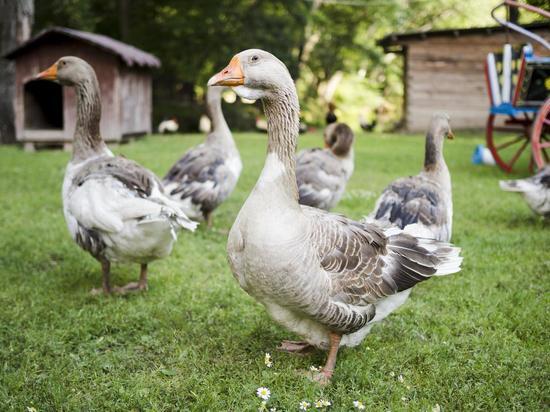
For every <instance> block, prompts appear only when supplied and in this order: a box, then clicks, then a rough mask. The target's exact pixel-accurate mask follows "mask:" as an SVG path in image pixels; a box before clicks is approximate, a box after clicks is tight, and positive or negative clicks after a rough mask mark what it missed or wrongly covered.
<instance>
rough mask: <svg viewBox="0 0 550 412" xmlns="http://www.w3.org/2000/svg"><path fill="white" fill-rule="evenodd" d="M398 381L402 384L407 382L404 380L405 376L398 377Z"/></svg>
mask: <svg viewBox="0 0 550 412" xmlns="http://www.w3.org/2000/svg"><path fill="white" fill-rule="evenodd" d="M397 380H398V381H399V382H401V383H403V382H405V378H403V375H399V376H398V377H397Z"/></svg>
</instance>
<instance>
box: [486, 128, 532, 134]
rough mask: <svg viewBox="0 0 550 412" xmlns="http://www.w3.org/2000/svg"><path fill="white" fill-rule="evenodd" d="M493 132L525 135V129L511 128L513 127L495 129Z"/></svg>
mask: <svg viewBox="0 0 550 412" xmlns="http://www.w3.org/2000/svg"><path fill="white" fill-rule="evenodd" d="M493 131H495V132H504V133H510V134H512V133H513V134H515V133H523V134H525V129H518V128H513V129H512V128H511V127H493Z"/></svg>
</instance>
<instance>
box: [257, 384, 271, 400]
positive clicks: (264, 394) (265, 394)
mask: <svg viewBox="0 0 550 412" xmlns="http://www.w3.org/2000/svg"><path fill="white" fill-rule="evenodd" d="M256 395H258V398H262V399H263V400H264V401H267V400H268V399H269V397H270V396H271V391H270V390H269V389H268V388H264V387H263V386H261V387H259V388H258V389H256Z"/></svg>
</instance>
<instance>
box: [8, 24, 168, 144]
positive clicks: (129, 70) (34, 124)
mask: <svg viewBox="0 0 550 412" xmlns="http://www.w3.org/2000/svg"><path fill="white" fill-rule="evenodd" d="M62 56H77V57H80V58H82V59H84V60H86V61H87V62H88V63H90V65H91V66H92V67H93V68H94V69H95V72H96V74H97V78H98V80H99V84H100V89H101V100H102V113H101V125H100V126H101V133H102V135H103V137H104V138H105V140H107V141H120V140H122V139H124V138H126V137H129V136H136V135H141V134H145V133H150V132H151V114H152V79H151V70H152V69H154V68H157V67H160V61H159V60H158V59H157V58H156V57H155V56H153V55H152V54H149V53H146V52H144V51H142V50H139V49H137V48H135V47H132V46H130V45H128V44H125V43H122V42H120V41H118V40H115V39H112V38H110V37H107V36H103V35H100V34H94V33H88V32H83V31H78V30H72V29H67V28H63V27H53V28H51V29H47V30H44V31H42V32H40V33H39V34H37V35H36V36H35V37H33V38H32V39H30V40H29V41H27V42H25V43H23V44H22V45H21V46H19V47H18V48H16V49H15V50H12V51H11V52H9V53H8V54H7V55H6V56H5V57H6V58H8V59H13V60H14V61H15V67H16V85H15V87H16V92H15V99H14V111H15V130H16V136H17V140H18V141H20V142H23V143H24V144H25V147H26V149H31V150H32V149H34V145H35V144H50V145H51V144H63V145H64V146H65V147H70V143H71V141H72V138H73V132H74V127H75V122H76V107H75V104H76V96H75V92H74V89H73V88H70V87H65V88H63V87H61V86H60V85H59V84H57V83H53V82H50V81H45V80H36V79H35V78H34V76H35V75H36V74H37V73H39V72H40V71H41V70H44V69H45V68H47V67H49V66H50V65H51V64H53V63H54V62H55V61H56V60H57V59H59V58H60V57H62Z"/></svg>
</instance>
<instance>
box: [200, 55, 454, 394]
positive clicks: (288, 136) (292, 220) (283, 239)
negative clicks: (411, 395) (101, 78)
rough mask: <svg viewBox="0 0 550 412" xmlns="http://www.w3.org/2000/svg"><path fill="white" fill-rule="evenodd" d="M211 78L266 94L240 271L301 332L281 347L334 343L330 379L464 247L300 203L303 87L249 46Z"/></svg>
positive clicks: (242, 219) (234, 242) (235, 266)
mask: <svg viewBox="0 0 550 412" xmlns="http://www.w3.org/2000/svg"><path fill="white" fill-rule="evenodd" d="M208 84H209V85H224V86H231V87H233V88H234V90H235V92H236V93H237V94H238V95H239V96H241V97H244V98H247V99H253V100H256V99H261V100H262V102H263V107H264V112H265V114H266V117H267V121H268V125H269V127H268V139H267V140H268V141H267V156H266V160H265V164H264V168H263V170H262V172H261V174H260V177H259V179H258V181H257V183H256V185H255V187H254V189H253V190H252V192H251V193H250V195H249V197H248V198H247V200H246V201H245V203H244V205H243V206H242V208H241V210H240V212H239V214H238V216H237V218H236V220H235V222H234V224H233V226H232V228H231V230H230V232H229V237H228V241H227V255H228V260H229V264H230V267H231V270H232V272H233V275H234V277H235V278H236V280H237V281H238V283H239V285H240V286H241V287H242V288H243V289H244V290H245V291H246V292H247V293H248V294H250V295H251V296H252V297H254V298H255V299H257V300H258V301H259V302H260V303H262V304H263V305H264V306H265V308H266V309H267V311H268V313H269V314H270V315H271V317H273V318H274V320H275V321H277V322H278V323H280V324H282V325H283V326H285V327H286V328H288V329H290V330H291V331H292V332H294V333H296V334H298V335H300V336H301V337H303V338H304V342H292V341H283V343H282V345H281V347H280V348H281V349H283V350H288V351H291V352H298V351H301V350H303V349H304V348H306V347H307V346H308V345H313V346H315V347H318V348H322V349H328V350H329V353H328V357H327V361H326V364H325V366H324V367H323V369H322V370H321V371H320V372H319V373H318V374H315V375H314V376H312V378H313V379H314V380H316V381H318V382H319V383H321V384H326V383H329V382H330V379H331V377H332V375H333V371H334V367H335V365H336V356H337V353H338V348H339V347H340V346H355V345H358V344H359V343H360V342H361V341H362V339H363V338H364V337H365V336H366V334H367V333H368V332H369V330H370V328H371V327H372V324H373V322H377V321H380V320H382V319H383V318H385V317H386V316H387V315H388V314H389V313H391V312H392V311H393V310H395V309H396V308H397V307H398V306H399V305H400V304H401V303H402V302H403V301H404V299H405V298H406V297H407V296H408V294H409V293H410V288H411V287H413V286H414V285H415V284H416V283H418V282H421V281H424V280H427V279H428V278H430V277H432V276H436V275H446V274H451V273H455V272H457V271H459V269H460V264H461V257H459V251H460V249H459V248H456V247H454V246H452V245H450V244H447V243H444V242H438V241H436V240H433V239H427V238H424V237H420V236H417V235H415V234H414V233H415V232H414V229H416V227H414V226H413V227H409V228H407V230H408V232H404V231H401V230H400V229H398V228H395V227H392V228H387V229H382V228H380V227H378V226H376V225H374V224H370V223H362V222H357V221H353V220H351V219H348V218H346V217H344V216H341V215H337V214H332V213H329V212H326V211H324V210H321V209H316V208H312V207H308V206H303V205H300V204H299V203H298V186H297V183H296V170H295V169H296V167H295V163H296V159H295V157H296V156H295V150H296V141H297V137H298V122H299V110H300V109H299V103H298V96H297V93H296V87H295V86H294V82H293V80H292V78H291V77H290V74H289V72H288V70H287V68H286V66H285V65H284V63H282V62H281V61H280V60H279V59H277V58H276V57H275V56H273V55H272V54H270V53H268V52H266V51H263V50H259V49H250V50H245V51H242V52H240V53H238V54H237V55H235V56H234V57H233V58H232V60H231V61H230V63H229V65H228V66H227V67H226V68H225V69H223V70H222V71H221V72H219V73H218V74H216V75H214V76H213V77H212V78H210V80H209V82H208ZM419 231H420V230H419Z"/></svg>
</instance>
